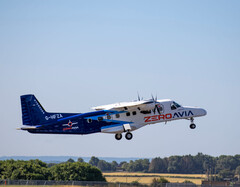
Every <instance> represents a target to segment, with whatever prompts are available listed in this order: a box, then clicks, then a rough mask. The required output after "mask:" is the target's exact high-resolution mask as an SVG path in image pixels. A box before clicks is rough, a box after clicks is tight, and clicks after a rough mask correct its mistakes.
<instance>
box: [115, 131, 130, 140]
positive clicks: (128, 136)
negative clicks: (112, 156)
mask: <svg viewBox="0 0 240 187" xmlns="http://www.w3.org/2000/svg"><path fill="white" fill-rule="evenodd" d="M132 137H133V135H132V133H131V132H127V133H126V134H125V138H126V139H127V140H131V139H132ZM115 138H116V140H121V139H122V134H121V133H119V134H115Z"/></svg>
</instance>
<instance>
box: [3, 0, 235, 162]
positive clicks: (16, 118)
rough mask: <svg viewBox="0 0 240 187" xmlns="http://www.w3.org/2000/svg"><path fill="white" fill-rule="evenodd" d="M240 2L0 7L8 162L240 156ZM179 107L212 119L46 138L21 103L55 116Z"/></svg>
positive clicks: (33, 2) (10, 3) (44, 2)
mask: <svg viewBox="0 0 240 187" xmlns="http://www.w3.org/2000/svg"><path fill="white" fill-rule="evenodd" d="M239 8H240V1H238V0H231V1H227V0H224V1H223V0H212V1H208V0H202V1H192V0H182V1H178V0H176V1H174V0H170V1H160V0H159V1H154V0H150V1H142V0H131V1H128V0H121V1H110V0H109V1H107V0H102V1H97V0H95V1H94V0H90V1H87V0H81V1H78V0H70V1H62V0H49V1H48V0H22V1H18V0H15V1H14V0H0V117H1V121H0V127H1V130H0V156H43V155H45V156H79V157H88V156H97V157H141V158H154V157H166V156H171V155H188V154H192V155H196V154H197V153H198V152H202V153H204V154H208V155H212V156H219V155H235V154H240V144H239V142H240V122H239V119H238V117H239V112H240V109H239V106H240V97H239V95H240V21H239V20H240V11H239ZM137 92H138V93H139V94H140V96H141V97H143V98H144V99H149V98H151V94H153V95H154V96H155V95H157V97H158V99H173V100H175V101H176V102H178V103H180V104H182V105H184V106H198V107H202V108H204V109H206V110H207V112H208V114H207V116H204V117H201V118H196V119H195V124H196V125H197V127H196V129H194V130H192V129H190V128H189V125H190V122H189V121H187V120H177V121H172V122H169V123H167V124H164V123H158V124H154V125H151V126H147V127H143V128H141V129H139V130H137V131H134V132H133V139H132V140H131V141H128V140H126V139H125V138H123V139H122V140H121V141H117V140H115V138H114V134H103V133H97V134H90V135H40V134H30V133H28V132H26V131H20V130H16V129H17V128H19V127H21V126H22V119H21V106H20V96H21V95H24V94H34V95H35V96H36V97H37V98H38V100H39V101H40V103H41V104H42V105H43V107H44V108H45V109H46V110H47V111H48V112H69V113H70V112H76V113H78V112H79V113H80V112H89V111H92V109H91V107H94V106H98V105H104V104H111V103H116V102H124V101H133V100H136V99H137Z"/></svg>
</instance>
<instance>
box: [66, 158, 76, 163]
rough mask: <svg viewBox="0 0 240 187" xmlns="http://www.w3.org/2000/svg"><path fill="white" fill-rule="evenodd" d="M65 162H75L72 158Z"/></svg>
mask: <svg viewBox="0 0 240 187" xmlns="http://www.w3.org/2000/svg"><path fill="white" fill-rule="evenodd" d="M67 162H71V163H73V162H75V161H74V160H73V159H72V158H69V159H68V161H67Z"/></svg>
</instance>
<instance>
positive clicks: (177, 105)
mask: <svg viewBox="0 0 240 187" xmlns="http://www.w3.org/2000/svg"><path fill="white" fill-rule="evenodd" d="M173 104H174V105H175V106H176V107H177V108H179V107H181V105H179V104H178V103H176V102H175V101H173Z"/></svg>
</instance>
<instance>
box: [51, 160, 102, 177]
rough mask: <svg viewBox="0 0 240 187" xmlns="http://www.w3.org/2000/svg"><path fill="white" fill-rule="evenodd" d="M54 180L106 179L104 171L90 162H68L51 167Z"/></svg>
mask: <svg viewBox="0 0 240 187" xmlns="http://www.w3.org/2000/svg"><path fill="white" fill-rule="evenodd" d="M50 171H51V173H52V180H57V181H60V180H63V181H71V180H76V181H106V180H105V178H104V177H103V175H102V172H101V171H100V170H99V169H98V168H96V167H94V166H91V165H90V164H87V163H81V162H74V163H71V162H67V163H62V164H57V165H55V166H53V167H51V168H50Z"/></svg>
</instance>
